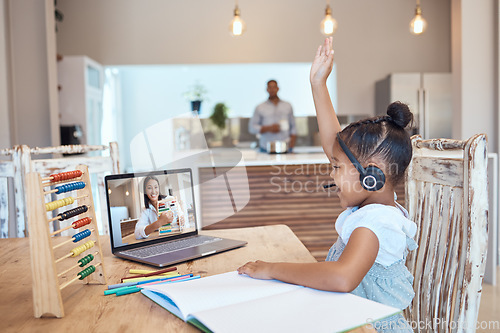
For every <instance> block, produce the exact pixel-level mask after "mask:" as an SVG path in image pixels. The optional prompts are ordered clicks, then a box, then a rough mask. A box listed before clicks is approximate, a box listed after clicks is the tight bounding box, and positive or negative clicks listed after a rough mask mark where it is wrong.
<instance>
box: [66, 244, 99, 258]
mask: <svg viewBox="0 0 500 333" xmlns="http://www.w3.org/2000/svg"><path fill="white" fill-rule="evenodd" d="M93 246H94V241H88V242H86V243H85V244H83V245H80V246H77V247H75V248H74V249H72V250H71V251H70V252H71V256H72V257H76V256H77V255H79V254H80V253H82V252H85V251H87V250H88V249H90V248H91V247H93Z"/></svg>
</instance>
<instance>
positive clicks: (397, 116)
mask: <svg viewBox="0 0 500 333" xmlns="http://www.w3.org/2000/svg"><path fill="white" fill-rule="evenodd" d="M387 114H388V115H389V117H390V118H391V121H392V122H393V123H395V124H396V125H398V126H400V127H402V128H405V127H406V126H407V125H408V124H409V123H410V122H411V121H412V120H413V114H412V113H411V111H410V108H409V107H408V105H407V104H405V103H403V102H400V101H397V102H393V103H391V104H389V106H388V107H387Z"/></svg>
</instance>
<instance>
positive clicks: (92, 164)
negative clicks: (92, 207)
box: [0, 142, 120, 237]
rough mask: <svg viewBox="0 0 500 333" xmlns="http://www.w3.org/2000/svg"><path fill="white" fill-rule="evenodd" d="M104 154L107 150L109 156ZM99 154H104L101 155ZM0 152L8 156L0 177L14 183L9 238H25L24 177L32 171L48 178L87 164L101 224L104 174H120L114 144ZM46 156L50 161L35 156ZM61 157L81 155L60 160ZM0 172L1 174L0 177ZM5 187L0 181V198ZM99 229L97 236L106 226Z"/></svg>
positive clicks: (117, 155) (15, 148) (103, 211)
mask: <svg viewBox="0 0 500 333" xmlns="http://www.w3.org/2000/svg"><path fill="white" fill-rule="evenodd" d="M106 151H109V153H107V152H106ZM92 152H95V153H92ZM103 152H106V153H105V154H103ZM0 153H2V154H3V155H7V156H8V155H10V156H11V157H12V161H6V162H3V163H2V164H0V177H2V176H3V177H12V178H13V180H14V186H13V187H14V193H15V198H14V201H15V212H16V214H15V215H16V216H15V219H14V217H13V216H9V218H8V220H9V222H8V226H9V228H10V229H11V230H9V231H8V234H9V236H10V237H24V236H27V235H28V231H27V228H26V226H27V223H26V221H27V219H26V186H25V176H26V174H27V173H29V172H33V171H36V172H39V173H41V174H43V175H48V174H53V173H59V172H64V171H69V170H73V169H74V168H75V167H76V166H77V165H79V164H84V165H87V166H88V168H89V173H90V175H91V177H92V178H91V181H92V185H93V188H94V189H93V192H94V194H93V197H94V201H96V206H98V207H100V208H101V209H100V213H99V212H96V213H97V214H100V217H101V219H100V220H101V221H102V220H105V219H106V218H107V210H106V197H105V192H104V191H105V189H104V175H105V174H106V173H109V172H112V173H119V172H120V166H119V152H118V144H117V143H116V142H111V143H110V144H109V146H90V145H70V146H57V147H44V148H38V147H36V148H30V147H28V146H26V145H21V146H15V147H13V148H12V149H3V150H0ZM49 154H52V155H53V156H54V158H41V159H36V157H39V156H40V155H41V156H42V157H44V156H46V155H47V156H50V155H49ZM62 154H65V155H66V154H67V155H72V154H84V155H74V156H67V157H62ZM92 154H94V156H90V155H92ZM2 170H3V171H2ZM2 173H3V174H4V175H2ZM0 179H1V178H0ZM5 184H6V182H5V181H3V186H1V187H0V199H2V198H8V195H6V194H5V193H6V191H8V189H7V186H5ZM0 185H2V183H0ZM96 192H97V193H96ZM2 202H3V201H2ZM0 203H1V202H0ZM2 207H3V206H2ZM11 215H12V214H11ZM14 221H15V223H14ZM98 223H99V222H98ZM3 227H5V225H3ZM12 229H15V230H12ZM99 230H100V232H101V233H105V234H107V233H108V230H107V223H102V225H99ZM3 231H4V230H2V235H3Z"/></svg>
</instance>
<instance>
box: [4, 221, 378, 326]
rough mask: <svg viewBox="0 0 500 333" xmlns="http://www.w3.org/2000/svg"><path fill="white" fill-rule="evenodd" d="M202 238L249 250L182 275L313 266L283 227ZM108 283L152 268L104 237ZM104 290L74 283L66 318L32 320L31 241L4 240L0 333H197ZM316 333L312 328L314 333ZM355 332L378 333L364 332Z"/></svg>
mask: <svg viewBox="0 0 500 333" xmlns="http://www.w3.org/2000/svg"><path fill="white" fill-rule="evenodd" d="M203 233H204V234H208V235H213V236H219V237H227V238H234V239H241V240H246V241H247V242H248V244H247V246H245V247H242V248H239V249H236V250H232V251H228V252H225V253H221V254H217V255H215V256H210V257H206V258H203V259H199V260H194V261H189V262H187V263H184V264H180V265H177V268H178V271H179V272H180V273H183V274H186V273H193V274H200V275H201V276H202V277H203V276H208V275H213V274H219V273H224V272H228V271H232V270H235V269H236V268H238V267H239V266H240V265H242V264H244V263H246V262H247V261H250V260H256V259H262V260H268V261H285V260H286V261H290V262H315V261H316V260H315V259H314V257H313V256H312V255H311V254H310V253H309V251H307V249H306V248H305V246H304V245H303V244H302V243H301V242H300V241H299V239H298V238H297V237H296V236H295V235H294V234H293V232H292V231H291V230H290V229H289V228H288V227H287V226H285V225H273V226H266V227H254V228H240V229H226V230H210V231H203ZM101 237H102V244H103V252H104V264H105V271H106V275H107V278H108V283H109V284H115V283H119V282H120V279H121V278H122V277H123V276H126V275H128V270H129V269H131V268H140V269H154V268H151V267H149V266H146V265H142V264H139V263H134V262H131V261H126V260H122V259H119V258H117V257H115V256H113V255H112V254H111V249H110V246H109V237H108V236H101ZM105 289H106V286H105V285H83V284H80V283H78V282H76V283H74V284H71V285H70V286H68V287H67V288H65V289H64V290H63V291H62V299H63V304H64V311H65V317H64V318H60V319H57V318H40V319H36V318H34V316H33V298H32V291H31V267H30V256H29V240H28V239H27V238H11V239H0V295H1V298H2V300H1V302H0V314H1V315H0V316H1V320H0V332H30V333H31V332H51V333H56V332H72V333H76V332H151V333H153V332H198V330H197V329H196V328H195V327H194V326H191V325H189V324H186V323H185V322H183V321H182V320H180V319H178V318H177V317H175V316H174V315H172V314H171V313H169V312H168V311H167V310H165V309H163V308H162V307H160V306H158V305H157V304H156V303H154V302H152V301H151V300H150V299H149V298H146V297H144V296H143V295H142V294H140V293H136V294H131V295H126V296H121V297H116V296H104V294H103V292H104V290H105ZM312 329H313V328H312ZM354 332H375V330H373V329H371V328H368V327H364V328H360V329H356V330H355V331H354Z"/></svg>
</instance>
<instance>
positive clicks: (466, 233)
mask: <svg viewBox="0 0 500 333" xmlns="http://www.w3.org/2000/svg"><path fill="white" fill-rule="evenodd" d="M412 146H413V159H412V162H411V163H410V166H409V167H408V170H407V174H406V205H407V208H408V211H409V214H410V219H412V220H413V221H415V222H416V223H417V225H418V230H417V234H416V241H417V243H418V245H419V247H418V249H417V250H416V251H413V252H412V253H410V254H409V255H408V258H407V267H408V269H409V270H410V272H411V273H412V274H413V276H414V277H415V280H414V283H413V288H414V290H415V298H414V299H413V302H412V304H411V305H410V307H409V308H408V309H407V310H406V313H405V314H406V318H407V319H408V321H409V322H410V323H412V325H413V327H414V328H415V332H429V331H430V332H474V331H475V327H476V321H477V315H478V311H479V303H480V299H481V290H482V280H483V275H484V270H485V263H486V251H487V242H488V225H487V219H488V193H487V151H486V150H487V148H486V136H485V135H484V134H479V135H475V136H473V137H472V138H470V139H469V140H466V141H458V140H448V139H434V140H422V139H421V137H420V136H413V137H412ZM429 322H430V323H431V324H427V325H426V323H429Z"/></svg>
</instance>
